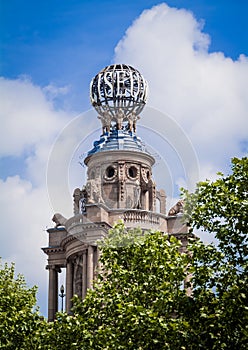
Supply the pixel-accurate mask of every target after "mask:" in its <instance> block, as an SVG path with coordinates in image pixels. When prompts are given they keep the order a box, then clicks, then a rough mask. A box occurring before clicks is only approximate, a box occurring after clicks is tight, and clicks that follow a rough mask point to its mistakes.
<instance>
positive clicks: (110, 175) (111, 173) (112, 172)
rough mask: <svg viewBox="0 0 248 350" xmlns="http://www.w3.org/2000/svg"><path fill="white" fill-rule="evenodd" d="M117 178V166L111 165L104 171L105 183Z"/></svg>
mask: <svg viewBox="0 0 248 350" xmlns="http://www.w3.org/2000/svg"><path fill="white" fill-rule="evenodd" d="M116 176H117V165H116V164H110V165H108V166H107V167H106V168H105V169H104V171H103V179H104V180H105V181H108V182H109V181H113V180H114V179H115V178H116Z"/></svg>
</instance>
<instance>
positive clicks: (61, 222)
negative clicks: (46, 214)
mask: <svg viewBox="0 0 248 350" xmlns="http://www.w3.org/2000/svg"><path fill="white" fill-rule="evenodd" d="M52 220H53V222H55V224H56V225H55V227H58V226H65V223H66V221H67V219H66V218H65V217H64V216H63V215H61V214H59V213H56V214H54V215H53V218H52Z"/></svg>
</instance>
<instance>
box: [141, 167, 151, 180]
mask: <svg viewBox="0 0 248 350" xmlns="http://www.w3.org/2000/svg"><path fill="white" fill-rule="evenodd" d="M141 177H142V180H143V181H144V182H145V183H148V181H149V180H150V178H151V172H150V170H149V169H148V168H143V167H142V168H141Z"/></svg>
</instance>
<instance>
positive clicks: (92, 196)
mask: <svg viewBox="0 0 248 350" xmlns="http://www.w3.org/2000/svg"><path fill="white" fill-rule="evenodd" d="M86 189H87V196H88V203H103V199H102V196H101V188H100V186H98V185H97V184H96V182H95V180H88V182H87V185H86Z"/></svg>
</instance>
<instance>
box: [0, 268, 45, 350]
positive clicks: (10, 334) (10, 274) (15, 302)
mask: <svg viewBox="0 0 248 350" xmlns="http://www.w3.org/2000/svg"><path fill="white" fill-rule="evenodd" d="M35 304H36V287H33V288H27V286H26V283H25V280H24V277H23V276H22V275H18V276H17V277H16V278H15V269H14V265H13V264H12V265H11V266H10V267H9V266H8V265H7V264H5V265H4V266H2V265H0V348H1V349H8V350H16V349H20V350H22V349H25V350H26V349H32V348H34V347H36V346H38V343H39V336H38V337H37V336H36V332H38V330H39V332H38V333H39V335H40V334H41V330H42V328H43V326H42V324H43V323H44V321H43V320H42V319H41V318H40V316H39V315H38V311H37V310H35V309H34V307H35ZM44 326H45V324H44Z"/></svg>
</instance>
